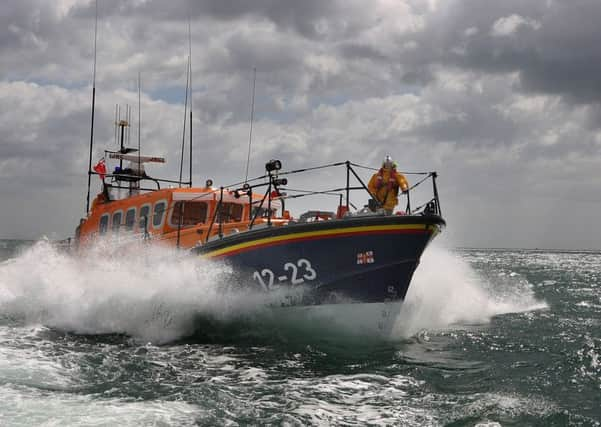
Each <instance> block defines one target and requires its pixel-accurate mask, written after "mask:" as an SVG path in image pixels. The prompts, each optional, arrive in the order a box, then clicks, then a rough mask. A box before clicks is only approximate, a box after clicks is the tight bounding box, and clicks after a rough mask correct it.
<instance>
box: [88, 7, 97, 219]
mask: <svg viewBox="0 0 601 427" xmlns="http://www.w3.org/2000/svg"><path fill="white" fill-rule="evenodd" d="M95 8H96V14H95V20H94V72H93V77H92V123H91V125H90V157H89V160H88V195H87V196H86V215H87V214H89V213H90V185H91V184H92V149H93V147H94V108H95V106H96V43H97V40H98V0H96V6H95Z"/></svg>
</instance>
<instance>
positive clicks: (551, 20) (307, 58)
mask: <svg viewBox="0 0 601 427" xmlns="http://www.w3.org/2000/svg"><path fill="white" fill-rule="evenodd" d="M0 8H1V10H2V13H0V200H1V202H0V238H2V237H3V238H13V237H18V238H37V237H40V236H42V235H47V236H51V237H66V236H68V235H71V234H72V230H73V228H74V227H75V225H76V224H77V222H78V219H79V218H80V217H81V216H82V215H83V214H84V213H85V185H86V181H87V176H86V170H87V161H88V160H87V156H88V154H87V152H88V141H89V131H90V129H89V128H90V100H91V83H92V58H93V38H94V32H93V30H94V15H95V7H94V2H93V1H89V0H52V1H51V0H6V1H3V2H2V5H1V6H0ZM98 13H99V23H98V65H97V82H96V86H97V104H96V112H97V115H96V128H95V129H96V130H95V133H96V138H95V144H96V145H95V149H94V157H95V160H97V159H98V158H100V157H101V155H102V150H103V149H104V148H114V142H113V121H114V110H115V105H116V104H121V105H123V106H124V105H126V104H130V105H132V106H133V109H134V111H133V114H134V117H135V118H137V102H138V101H137V77H138V73H141V76H142V97H141V105H142V108H141V116H142V126H141V128H142V132H141V140H142V146H143V151H144V153H145V154H153V155H164V156H166V157H167V161H168V163H167V165H166V166H164V167H162V168H157V167H156V166H155V167H154V168H153V169H152V171H151V172H152V174H154V175H157V176H162V177H167V178H173V177H176V176H177V169H178V164H179V150H180V144H181V139H182V127H183V123H182V122H183V116H184V107H183V103H184V96H185V82H186V68H187V60H188V45H187V37H188V36H187V25H188V24H187V22H188V17H190V21H191V28H192V51H193V53H192V69H193V73H192V74H193V85H194V94H193V100H194V115H195V116H194V117H195V118H194V136H195V154H194V158H193V161H194V169H195V173H194V180H195V182H196V183H201V182H204V180H205V179H206V178H207V177H212V178H214V180H215V181H216V182H217V183H218V184H227V183H231V182H234V181H237V180H239V179H240V178H243V176H244V168H245V160H246V149H247V143H248V133H249V113H250V99H251V88H252V76H253V71H252V70H253V68H255V67H256V69H257V82H256V104H255V122H254V129H253V152H252V162H251V168H250V169H251V175H259V174H260V173H261V172H262V165H263V163H264V161H265V160H268V159H270V158H280V159H282V161H283V162H284V164H285V166H287V167H290V168H296V167H302V166H310V165H318V164H323V163H328V162H332V161H340V160H346V159H349V160H353V161H355V162H358V163H363V164H368V165H371V166H378V164H379V163H380V162H381V159H382V158H383V157H384V155H385V154H387V153H390V154H391V155H392V156H393V157H394V158H395V159H396V160H397V161H398V163H399V168H400V169H403V170H437V171H438V172H439V175H440V182H439V186H440V192H441V203H442V208H443V213H444V216H445V217H446V219H447V222H448V228H447V229H446V231H445V240H446V242H447V243H449V244H452V245H461V246H487V247H490V246H493V247H531V248H534V247H547V248H601V229H600V227H599V224H598V219H599V218H600V217H601V202H600V191H599V190H600V189H601V177H600V173H599V170H600V166H601V157H600V154H601V108H600V101H601V26H599V22H601V2H599V1H598V0H570V1H567V0H566V1H556V0H529V1H523V0H504V1H502V2H501V1H497V0H445V1H442V0H378V1H376V0H369V1H365V0H362V1H355V0H332V1H324V0H303V1H297V0H293V1H292V0H291V1H288V0H255V1H244V0H237V1H236V0H231V1H226V0H195V1H192V2H189V1H188V0H172V1H169V2H165V1H160V0H98ZM131 138H132V141H137V120H134V123H133V127H132V130H131ZM410 179H412V180H415V178H412V177H410ZM93 182H94V184H95V186H94V191H97V190H98V179H97V178H96V177H94V181H93ZM293 182H294V184H295V187H301V188H318V187H320V186H339V185H343V183H344V171H343V170H340V171H334V172H333V173H326V174H322V175H319V176H313V177H310V178H305V179H303V180H295V181H293ZM291 186H292V185H291ZM322 188H323V187H322ZM416 197H417V195H416ZM354 202H355V204H362V203H364V202H365V200H364V198H363V197H362V196H359V195H358V194H357V195H356V196H355V199H354ZM313 203H314V205H303V204H299V203H297V204H296V206H294V207H296V208H297V209H299V210H300V209H302V208H305V207H322V208H330V209H331V208H332V206H331V205H332V204H333V203H335V200H332V199H331V198H323V199H318V200H316V201H314V202H313ZM297 213H299V212H297Z"/></svg>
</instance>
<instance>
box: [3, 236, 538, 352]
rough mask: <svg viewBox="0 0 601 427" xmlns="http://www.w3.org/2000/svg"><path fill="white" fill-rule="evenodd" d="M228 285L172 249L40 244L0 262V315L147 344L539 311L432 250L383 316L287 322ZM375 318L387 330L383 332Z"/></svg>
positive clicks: (214, 269)
mask: <svg viewBox="0 0 601 427" xmlns="http://www.w3.org/2000/svg"><path fill="white" fill-rule="evenodd" d="M233 277H235V276H234V275H232V270H231V268H230V267H229V266H228V265H227V264H223V263H219V262H212V261H209V260H205V259H202V258H200V257H198V256H193V255H190V254H189V253H185V252H182V251H177V250H175V249H173V248H167V247H162V246H156V245H145V244H143V243H131V242H126V241H125V242H120V241H100V242H98V243H96V244H95V245H94V246H93V247H91V248H89V249H88V250H87V251H86V252H85V253H82V254H77V255H73V254H69V253H66V252H64V251H61V250H59V249H57V248H55V247H54V246H53V245H52V244H50V243H49V242H47V241H40V242H37V243H36V244H35V245H33V246H32V247H30V248H28V249H26V250H25V251H23V252H22V253H21V254H20V255H19V256H18V257H16V258H13V259H10V260H8V261H4V262H3V263H0V316H2V317H4V318H5V319H6V318H7V319H12V320H17V321H19V322H24V323H26V324H43V325H45V326H49V327H52V328H57V329H60V330H65V331H70V332H75V333H79V334H114V333H122V334H126V335H129V336H132V337H134V338H136V339H139V340H144V341H151V342H154V343H165V342H170V341H173V340H177V339H180V338H182V337H186V336H189V335H190V334H192V333H194V332H195V328H197V327H198V325H197V323H196V322H195V321H196V319H198V317H199V316H200V317H203V318H207V317H208V318H210V319H211V320H212V321H216V322H218V323H222V324H223V323H228V322H238V323H239V324H240V323H243V324H247V323H248V322H251V323H252V322H253V321H256V322H258V323H257V324H256V325H255V326H256V327H258V328H264V329H266V332H269V333H271V332H283V333H284V334H285V333H286V328H290V330H291V331H294V332H293V333H295V334H296V333H297V332H298V330H299V328H300V330H301V332H302V330H303V329H306V330H307V331H310V333H311V334H315V333H316V332H317V331H319V330H321V329H326V326H327V327H328V328H327V329H328V331H327V335H331V334H336V333H337V331H338V329H340V332H344V333H345V334H349V333H350V334H353V333H357V334H374V333H378V332H382V331H384V332H385V333H386V334H387V335H390V333H392V338H395V339H396V338H405V337H409V336H412V335H413V334H415V333H417V332H419V331H420V330H422V329H438V328H444V327H447V326H449V325H456V324H462V323H485V322H487V321H488V320H489V319H490V318H491V317H492V316H494V315H498V314H502V313H510V312H520V311H526V310H532V309H536V308H543V307H544V306H545V304H544V303H543V302H540V301H537V300H536V299H535V298H534V296H533V294H532V291H531V290H530V289H529V288H528V287H524V286H520V287H519V288H515V289H507V288H511V286H509V287H507V286H505V288H506V289H501V290H499V289H493V288H492V287H490V286H488V287H487V284H486V282H485V281H483V280H482V279H481V278H480V277H479V276H478V274H477V273H476V272H475V271H474V270H473V269H472V268H471V267H470V265H469V264H468V263H467V262H466V261H464V260H462V259H461V258H460V257H459V256H458V255H456V254H454V253H452V252H451V251H449V250H446V249H442V248H440V247H436V246H434V247H431V248H428V249H427V250H426V253H425V254H424V257H423V259H422V263H421V265H420V266H419V268H418V270H417V272H416V274H415V277H414V279H413V283H412V285H411V287H410V290H409V294H408V295H407V300H406V301H405V302H404V303H403V304H402V305H400V306H399V305H398V304H397V305H395V306H391V307H390V309H386V307H384V310H383V309H382V307H376V309H374V310H369V309H367V308H368V307H366V306H367V305H362V306H363V308H362V307H361V306H355V305H354V304H352V305H351V306H350V307H349V305H346V306H344V307H336V306H329V307H317V308H315V310H312V309H301V310H300V311H299V310H298V309H293V310H290V311H291V312H290V313H288V314H287V313H286V310H289V309H285V308H284V309H282V308H279V309H277V310H275V311H273V310H272V309H271V308H272V307H273V306H281V302H282V301H281V298H282V295H278V294H277V293H270V294H266V293H264V292H261V291H258V290H254V288H249V287H245V286H240V283H233V280H232V278H233ZM374 307H375V306H374ZM399 307H400V308H399ZM372 313H373V315H372ZM382 313H384V314H385V318H384V319H382V318H380V317H381V315H382ZM240 319H243V321H242V322H240ZM324 319H327V320H326V321H325V322H324ZM383 320H385V321H387V322H392V326H393V327H391V328H387V327H382V321H383ZM249 327H251V328H252V327H253V326H252V325H250V326H249ZM278 329H280V330H279V331H278ZM332 329H333V330H332ZM291 333H292V332H291Z"/></svg>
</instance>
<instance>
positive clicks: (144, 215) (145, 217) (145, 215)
mask: <svg viewBox="0 0 601 427" xmlns="http://www.w3.org/2000/svg"><path fill="white" fill-rule="evenodd" d="M149 215H150V205H143V206H142V207H141V208H140V230H145V229H146V230H148V226H149V224H150V221H149V219H150V218H149Z"/></svg>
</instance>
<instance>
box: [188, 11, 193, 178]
mask: <svg viewBox="0 0 601 427" xmlns="http://www.w3.org/2000/svg"><path fill="white" fill-rule="evenodd" d="M188 58H189V60H188V63H189V66H190V188H192V101H193V99H192V24H191V23H190V13H188Z"/></svg>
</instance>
